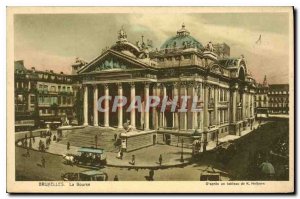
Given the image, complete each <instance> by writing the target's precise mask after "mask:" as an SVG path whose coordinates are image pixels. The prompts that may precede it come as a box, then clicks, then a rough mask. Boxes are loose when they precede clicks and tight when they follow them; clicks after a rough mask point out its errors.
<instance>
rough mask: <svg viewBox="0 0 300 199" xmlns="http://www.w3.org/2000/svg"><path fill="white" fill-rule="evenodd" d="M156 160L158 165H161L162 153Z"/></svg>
mask: <svg viewBox="0 0 300 199" xmlns="http://www.w3.org/2000/svg"><path fill="white" fill-rule="evenodd" d="M158 162H159V166H161V164H162V155H161V154H160V155H159V158H158Z"/></svg>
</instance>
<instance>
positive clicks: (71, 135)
mask: <svg viewBox="0 0 300 199" xmlns="http://www.w3.org/2000/svg"><path fill="white" fill-rule="evenodd" d="M121 132H122V130H119V129H111V128H100V127H92V126H89V127H85V128H82V129H73V130H71V131H69V132H68V133H66V134H65V135H64V136H63V138H62V140H61V143H62V144H67V143H68V142H70V145H71V146H77V147H95V146H96V145H95V136H96V135H97V137H98V138H97V140H98V141H97V148H102V149H105V151H116V150H117V149H116V148H115V146H114V142H115V141H114V134H117V135H119V133H121Z"/></svg>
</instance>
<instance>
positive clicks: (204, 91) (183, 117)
mask: <svg viewBox="0 0 300 199" xmlns="http://www.w3.org/2000/svg"><path fill="white" fill-rule="evenodd" d="M130 85H131V87H130V98H131V102H135V94H136V90H135V84H134V83H131V84H130ZM179 85H180V84H179V83H174V85H173V90H172V92H173V96H180V95H186V96H187V94H188V89H187V88H188V86H187V85H185V84H183V85H181V86H180V93H179ZM117 86H118V96H123V87H122V83H117ZM149 87H150V85H149V83H146V84H145V86H144V95H145V96H144V98H145V104H147V103H149V102H148V101H147V100H148V99H149ZM208 88H209V85H208V84H206V83H201V84H200V85H197V86H194V85H193V87H192V94H191V95H192V97H193V96H197V95H198V97H199V95H200V97H201V98H202V99H203V101H204V102H209V91H208ZM199 89H200V92H199ZM237 92H238V87H237V86H236V87H234V88H233V91H232V95H233V98H232V104H233V106H232V117H231V118H232V122H233V123H235V122H236V112H237ZM161 94H162V96H163V97H165V96H166V95H167V89H166V86H165V85H162V87H161V86H159V85H155V86H153V95H156V96H161ZM104 95H105V96H106V97H105V100H104V108H105V110H106V111H105V112H104V126H105V127H109V108H110V107H109V87H108V85H107V84H104ZM218 95H219V92H218V89H214V108H213V109H214V115H213V116H214V120H215V122H216V123H218V120H219V116H218V99H219V98H218ZM228 95H229V94H228ZM203 96H204V98H203ZM247 97H248V101H249V104H248V107H247V112H248V115H249V116H250V111H252V112H254V108H253V106H252V110H250V101H251V100H250V99H251V97H252V99H253V96H252V95H250V93H249V94H248V95H247ZM93 98H94V99H93V103H94V110H93V114H94V126H98V109H97V106H98V104H97V102H98V86H96V85H95V86H93ZM229 99H230V98H229V96H227V100H229ZM245 99H246V95H245V94H243V100H242V102H243V114H242V115H243V116H244V115H245ZM252 102H253V103H254V100H252ZM132 105H134V104H132ZM228 113H230V111H228ZM191 115H192V118H191V120H192V126H191V125H190V126H189V127H191V128H192V129H197V128H199V127H200V128H202V127H203V130H204V131H207V130H208V127H209V111H208V103H204V106H203V113H201V114H199V115H200V116H199V117H200V118H201V121H203V125H202V124H200V123H199V122H198V121H199V120H198V113H197V112H192V113H191ZM252 115H254V114H252ZM159 118H160V121H159ZM244 118H245V117H244ZM149 119H150V113H149V112H148V111H146V112H145V114H144V129H145V130H149ZM135 120H136V112H135V109H132V110H131V113H130V124H131V126H132V127H133V128H135V127H136V121H135ZM152 121H153V127H154V128H155V129H157V128H158V127H159V126H161V127H165V126H166V117H165V113H164V112H159V113H158V110H156V109H155V108H153V109H152ZM189 121H190V119H189ZM158 124H159V125H158ZM84 125H88V87H87V85H85V86H84ZM179 127H180V129H182V130H187V129H188V116H187V112H180V113H178V112H174V113H173V128H176V129H178V128H179ZM118 128H123V108H122V107H118Z"/></svg>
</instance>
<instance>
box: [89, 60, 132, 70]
mask: <svg viewBox="0 0 300 199" xmlns="http://www.w3.org/2000/svg"><path fill="white" fill-rule="evenodd" d="M128 68H130V67H129V66H128V65H127V63H125V62H122V60H119V59H116V58H114V57H108V58H107V59H106V60H103V61H102V62H100V63H98V64H97V66H96V67H95V68H94V71H103V70H124V69H128Z"/></svg>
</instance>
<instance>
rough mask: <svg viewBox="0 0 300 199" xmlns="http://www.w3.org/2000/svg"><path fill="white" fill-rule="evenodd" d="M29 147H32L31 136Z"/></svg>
mask: <svg viewBox="0 0 300 199" xmlns="http://www.w3.org/2000/svg"><path fill="white" fill-rule="evenodd" d="M29 148H31V149H32V142H31V138H29Z"/></svg>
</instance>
